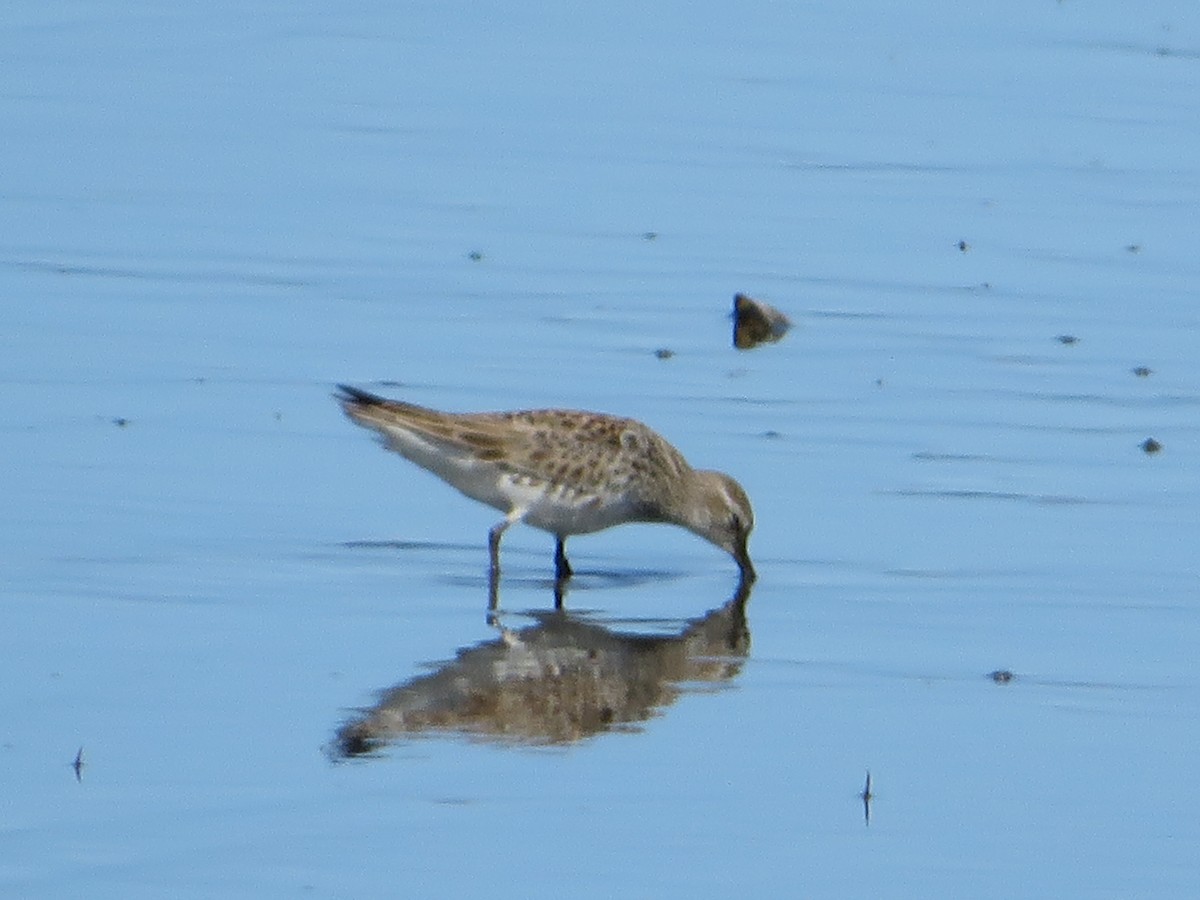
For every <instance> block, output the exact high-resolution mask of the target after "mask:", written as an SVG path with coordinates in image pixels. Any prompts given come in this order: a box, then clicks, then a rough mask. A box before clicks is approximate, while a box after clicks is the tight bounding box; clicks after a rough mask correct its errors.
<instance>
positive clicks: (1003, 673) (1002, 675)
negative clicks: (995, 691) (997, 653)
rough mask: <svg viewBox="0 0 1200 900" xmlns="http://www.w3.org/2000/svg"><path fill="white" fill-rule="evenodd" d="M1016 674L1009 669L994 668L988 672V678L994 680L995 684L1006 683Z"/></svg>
mask: <svg viewBox="0 0 1200 900" xmlns="http://www.w3.org/2000/svg"><path fill="white" fill-rule="evenodd" d="M1016 677H1017V676H1016V675H1014V674H1013V673H1012V670H1010V669H996V671H994V672H988V678H990V679H992V681H994V682H996V684H1008V683H1009V682H1010V681H1012V680H1013V679H1014V678H1016Z"/></svg>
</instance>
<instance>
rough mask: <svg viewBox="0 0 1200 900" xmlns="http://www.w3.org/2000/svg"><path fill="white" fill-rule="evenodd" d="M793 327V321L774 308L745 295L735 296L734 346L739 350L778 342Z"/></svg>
mask: <svg viewBox="0 0 1200 900" xmlns="http://www.w3.org/2000/svg"><path fill="white" fill-rule="evenodd" d="M791 327H792V322H791V320H790V319H789V318H788V317H787V316H785V315H784V314H783V313H781V312H780V311H779V310H777V309H775V308H774V307H772V306H768V305H767V304H765V303H763V302H761V301H759V300H755V299H754V298H753V297H747V296H746V295H745V294H736V295H734V298H733V346H735V347H737V349H739V350H749V349H751V348H753V347H757V346H758V345H759V344H767V343H773V342H774V341H778V340H779V339H780V338H782V337H783V336H784V335H785V334H787V331H788V329H789V328H791Z"/></svg>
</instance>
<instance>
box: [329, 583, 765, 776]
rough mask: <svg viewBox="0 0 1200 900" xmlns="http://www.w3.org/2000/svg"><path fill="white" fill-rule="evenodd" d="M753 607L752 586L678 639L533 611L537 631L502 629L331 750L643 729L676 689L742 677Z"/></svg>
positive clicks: (393, 699) (344, 734) (547, 740)
mask: <svg viewBox="0 0 1200 900" xmlns="http://www.w3.org/2000/svg"><path fill="white" fill-rule="evenodd" d="M749 598H750V583H749V582H748V581H744V582H743V583H742V584H739V586H738V589H737V592H736V593H735V594H734V596H733V597H732V598H731V599H730V600H729V601H728V602H727V603H726V604H725V605H724V606H721V607H720V608H719V609H715V610H712V611H710V612H708V613H706V614H704V615H703V616H700V617H698V618H695V619H691V620H689V621H688V622H687V623H686V624H685V626H684V627H683V629H682V630H681V631H680V632H679V633H678V634H672V635H643V634H630V633H621V632H619V631H615V630H613V629H611V628H607V627H605V626H603V625H600V624H598V623H596V622H594V621H591V620H589V619H588V618H586V617H584V616H580V615H578V614H575V613H571V612H568V611H566V610H563V609H556V610H554V611H545V612H541V613H535V614H532V615H533V618H534V619H535V620H536V622H535V624H534V625H531V626H529V627H527V628H522V629H520V630H516V631H513V630H509V629H506V628H501V633H500V636H499V637H498V638H496V639H495V640H491V641H486V642H484V643H482V644H477V645H475V646H473V647H467V648H464V649H462V650H460V651H459V652H458V655H457V657H456V658H455V659H453V660H451V661H449V662H447V663H444V664H442V665H441V666H439V667H438V668H437V670H436V671H434V672H432V673H431V674H429V675H423V676H421V677H418V678H413V679H411V680H409V681H406V682H403V683H402V684H398V685H396V686H395V687H392V688H389V689H387V690H386V691H384V692H383V694H382V696H381V697H380V700H379V702H378V704H376V705H375V706H374V707H372V708H370V709H367V710H365V711H363V712H362V714H361V715H359V716H357V717H355V718H353V719H351V720H350V721H348V722H346V723H345V724H343V725H342V726H341V728H339V729H338V731H337V735H336V737H335V739H334V743H333V746H332V747H331V753H332V755H333V756H335V757H340V758H347V757H354V756H362V755H367V754H371V753H374V752H376V751H378V750H380V749H381V748H382V747H383V746H384V745H385V744H387V743H388V742H390V741H395V740H399V739H401V738H403V737H405V736H418V735H423V734H430V733H434V734H436V733H441V734H446V733H450V734H463V735H468V736H471V737H475V738H478V739H481V740H485V741H492V742H496V743H508V744H535V745H553V744H570V743H574V742H577V741H581V740H583V739H585V738H588V737H591V736H593V735H596V734H600V733H601V732H605V731H612V730H621V729H630V728H635V727H636V724H635V723H638V722H643V721H645V720H646V719H649V718H650V717H651V716H653V715H654V714H655V713H656V711H657V710H659V709H662V708H663V707H666V706H668V705H670V704H671V703H673V702H674V701H675V699H676V698H677V697H678V696H679V694H680V692H681V690H682V688H681V687H680V682H686V681H706V682H714V683H716V682H725V681H729V680H731V679H732V678H734V677H735V676H736V675H737V674H738V672H739V671H741V667H742V664H743V662H744V661H745V659H746V657H747V655H748V654H749V650H750V631H749V628H748V626H747V624H746V603H747V601H748V600H749Z"/></svg>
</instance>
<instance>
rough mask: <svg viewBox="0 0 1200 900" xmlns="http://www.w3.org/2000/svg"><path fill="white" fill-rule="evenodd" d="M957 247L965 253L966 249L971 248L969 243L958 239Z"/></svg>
mask: <svg viewBox="0 0 1200 900" xmlns="http://www.w3.org/2000/svg"><path fill="white" fill-rule="evenodd" d="M958 249H959V250H960V251H961V252H963V253H966V252H967V251H968V250H970V249H971V245H970V244H968V243H967V242H966V241H959V242H958Z"/></svg>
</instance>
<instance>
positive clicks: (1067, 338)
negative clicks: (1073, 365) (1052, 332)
mask: <svg viewBox="0 0 1200 900" xmlns="http://www.w3.org/2000/svg"><path fill="white" fill-rule="evenodd" d="M1055 340H1056V341H1058V342H1059V343H1060V344H1065V345H1066V346H1068V347H1069V346H1071V344H1078V343H1079V338H1077V337H1076V336H1075V335H1073V334H1060V335H1058V336H1057V337H1056V338H1055Z"/></svg>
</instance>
